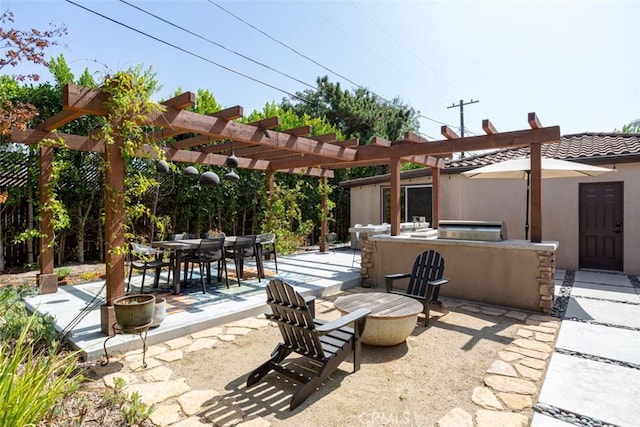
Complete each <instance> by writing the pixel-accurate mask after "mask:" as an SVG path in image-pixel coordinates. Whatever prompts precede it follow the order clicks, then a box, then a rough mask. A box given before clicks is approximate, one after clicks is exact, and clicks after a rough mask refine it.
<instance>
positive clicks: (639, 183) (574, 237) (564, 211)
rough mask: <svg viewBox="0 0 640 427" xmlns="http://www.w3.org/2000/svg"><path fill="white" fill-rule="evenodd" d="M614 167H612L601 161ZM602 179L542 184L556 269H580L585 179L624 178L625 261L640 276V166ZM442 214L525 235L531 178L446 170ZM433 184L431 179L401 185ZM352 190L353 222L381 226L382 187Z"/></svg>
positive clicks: (546, 235) (546, 233) (545, 228)
mask: <svg viewBox="0 0 640 427" xmlns="http://www.w3.org/2000/svg"><path fill="white" fill-rule="evenodd" d="M602 166H604V167H609V168H612V167H613V165H612V164H610V165H602ZM616 170H617V171H616V172H613V173H607V174H604V175H601V176H599V177H584V178H559V179H545V180H543V183H542V239H543V240H550V241H558V242H559V247H558V250H557V252H556V268H559V269H577V268H578V255H579V254H578V196H579V184H580V183H581V182H620V181H622V182H624V192H623V194H624V195H623V197H624V219H623V220H624V229H623V239H624V243H623V245H624V246H623V265H624V272H625V273H627V274H640V164H638V163H626V164H617V165H616ZM440 182H441V187H440V218H441V219H464V220H482V221H505V222H506V224H507V233H508V237H509V239H524V223H525V206H526V205H525V202H526V182H525V181H524V180H517V179H469V178H466V177H463V176H460V175H447V174H442V176H441V180H440ZM425 183H428V184H430V183H431V177H424V178H416V179H412V180H403V181H402V185H409V184H425ZM385 185H388V183H387V184H375V185H367V186H359V187H353V188H351V222H352V223H353V224H356V223H359V224H365V225H366V224H380V223H381V219H380V188H381V187H382V186H385Z"/></svg>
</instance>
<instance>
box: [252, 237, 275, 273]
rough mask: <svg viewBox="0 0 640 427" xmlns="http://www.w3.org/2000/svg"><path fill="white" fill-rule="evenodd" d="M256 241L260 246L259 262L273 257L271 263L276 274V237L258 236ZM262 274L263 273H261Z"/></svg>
mask: <svg viewBox="0 0 640 427" xmlns="http://www.w3.org/2000/svg"><path fill="white" fill-rule="evenodd" d="M257 241H258V242H259V243H258V244H259V245H260V255H261V261H262V260H265V259H267V257H270V256H271V255H273V261H274V262H275V265H276V273H277V272H278V254H277V253H276V235H275V233H263V234H259V235H258V238H257ZM263 274H264V272H263Z"/></svg>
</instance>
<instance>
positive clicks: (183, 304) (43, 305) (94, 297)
mask: <svg viewBox="0 0 640 427" xmlns="http://www.w3.org/2000/svg"><path fill="white" fill-rule="evenodd" d="M356 256H357V255H356ZM353 259H354V256H353V251H351V250H337V251H330V252H327V253H320V252H309V253H304V254H298V255H295V256H290V257H284V256H279V257H278V273H276V272H275V267H274V263H273V261H265V270H266V271H265V272H266V274H267V278H266V279H262V281H261V282H259V281H258V279H257V276H256V275H255V274H253V275H251V274H250V272H251V271H255V264H254V263H253V264H252V263H250V262H249V263H247V266H246V267H245V268H246V270H247V271H246V272H245V273H247V272H249V274H245V276H246V277H245V279H243V280H242V281H241V286H238V283H237V281H236V279H235V277H234V278H233V279H232V278H231V277H230V278H229V288H228V289H227V287H226V284H225V283H224V281H223V283H217V284H215V285H211V286H208V287H207V293H206V294H203V293H202V288H201V287H200V283H199V282H198V276H197V271H196V272H194V276H193V278H194V283H193V284H191V285H190V286H189V287H188V288H187V289H186V290H185V289H183V291H185V292H184V294H183V295H180V296H174V295H171V294H170V290H169V287H168V285H167V283H166V282H167V280H166V279H167V276H166V274H167V273H166V272H163V273H162V275H161V278H160V290H159V292H158V294H159V295H162V296H165V297H166V298H167V317H166V318H165V320H164V321H163V322H162V324H161V325H160V326H158V327H157V328H152V329H149V331H148V334H147V340H146V342H147V345H152V344H157V343H160V342H165V341H169V340H171V339H174V338H178V337H181V336H185V335H188V334H191V333H194V332H198V331H201V330H204V329H207V328H211V327H213V326H218V325H222V324H225V323H229V322H232V321H235V320H239V319H243V318H246V317H249V316H254V315H257V314H260V313H262V312H264V310H265V308H266V304H265V291H264V289H265V287H266V285H267V283H268V280H269V279H270V278H275V277H280V278H282V279H283V280H285V281H286V282H288V283H291V284H293V285H295V287H296V288H297V289H298V291H299V292H300V293H301V294H302V295H304V296H308V295H315V296H318V297H319V296H324V295H330V294H332V293H335V292H338V291H339V290H341V289H347V288H351V287H354V286H357V285H359V284H360V273H359V267H358V265H354V267H352V263H353ZM229 267H230V271H231V270H232V269H231V267H232V264H231V263H230V264H229ZM196 270H197V269H196ZM149 276H150V275H147V277H146V280H145V289H146V290H149V289H151V285H152V279H153V276H152V275H151V277H149ZM140 280H141V276H140V275H137V276H134V277H133V278H132V292H135V289H139V287H140ZM163 286H165V287H164V288H163ZM104 298H105V289H104V280H102V281H98V282H92V283H87V284H82V285H75V286H61V287H60V288H59V290H58V292H57V293H54V294H45V295H37V296H33V297H30V298H28V299H27V300H26V301H25V302H26V304H27V307H28V308H29V310H30V311H37V312H38V313H40V314H49V315H51V316H53V317H54V319H55V323H56V330H57V331H58V332H63V333H66V337H67V340H68V342H69V343H70V344H71V345H72V346H73V347H74V348H76V349H78V350H80V351H81V353H82V356H83V357H84V358H85V360H95V359H98V358H100V357H102V356H103V355H104V349H103V344H104V342H105V339H106V338H107V337H106V336H105V335H103V334H102V333H101V331H100V307H99V306H100V305H101V304H102V303H103V302H104ZM107 344H108V348H107V350H108V352H109V353H112V352H127V351H130V350H134V349H137V348H141V347H142V341H141V339H140V337H139V336H138V335H117V336H116V337H114V338H112V339H110V340H109V341H108V343H107Z"/></svg>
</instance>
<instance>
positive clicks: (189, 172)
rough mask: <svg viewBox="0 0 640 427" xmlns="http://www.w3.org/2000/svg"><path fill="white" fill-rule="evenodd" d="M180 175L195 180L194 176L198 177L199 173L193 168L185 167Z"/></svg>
mask: <svg viewBox="0 0 640 427" xmlns="http://www.w3.org/2000/svg"><path fill="white" fill-rule="evenodd" d="M182 175H184V176H188V177H190V178H195V177H196V176H198V175H200V172H198V169H196V168H195V167H194V166H187V167H186V168H184V169H183V170H182Z"/></svg>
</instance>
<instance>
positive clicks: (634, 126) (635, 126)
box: [622, 119, 640, 133]
mask: <svg viewBox="0 0 640 427" xmlns="http://www.w3.org/2000/svg"><path fill="white" fill-rule="evenodd" d="M622 132H624V133H640V119H638V120H634V121H632V122H631V123H628V124H626V125H624V126H622Z"/></svg>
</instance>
